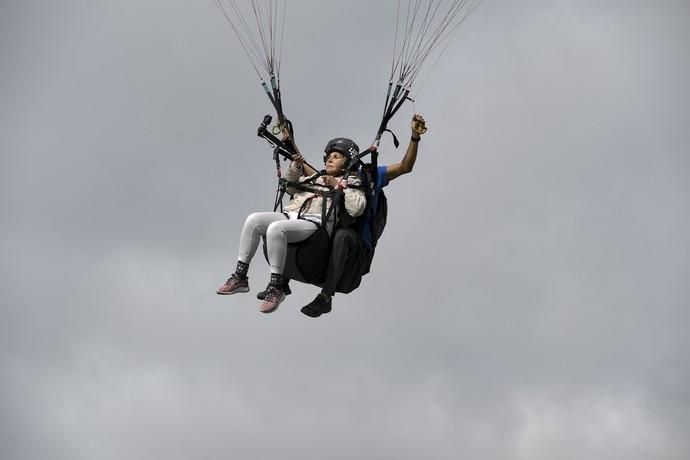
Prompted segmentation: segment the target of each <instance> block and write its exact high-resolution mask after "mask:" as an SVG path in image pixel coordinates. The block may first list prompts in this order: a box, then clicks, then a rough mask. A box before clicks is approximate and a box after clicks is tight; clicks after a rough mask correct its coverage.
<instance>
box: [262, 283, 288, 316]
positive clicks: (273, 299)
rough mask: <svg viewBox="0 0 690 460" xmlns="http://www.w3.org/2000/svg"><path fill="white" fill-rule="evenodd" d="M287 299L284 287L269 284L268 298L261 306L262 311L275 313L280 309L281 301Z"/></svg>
mask: <svg viewBox="0 0 690 460" xmlns="http://www.w3.org/2000/svg"><path fill="white" fill-rule="evenodd" d="M283 300H285V293H284V292H283V290H282V289H280V288H277V287H275V286H269V287H268V289H267V290H266V298H265V299H264V301H263V303H262V304H261V306H260V307H259V311H260V312H261V313H273V312H274V311H276V310H277V309H278V305H280V302H282V301H283Z"/></svg>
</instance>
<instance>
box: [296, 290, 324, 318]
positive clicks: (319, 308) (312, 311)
mask: <svg viewBox="0 0 690 460" xmlns="http://www.w3.org/2000/svg"><path fill="white" fill-rule="evenodd" d="M300 311H301V312H302V313H304V314H305V315H307V316H309V317H311V318H318V317H319V316H321V315H323V314H326V313H328V312H330V311H331V298H330V297H327V296H326V295H324V294H318V295H317V296H316V298H315V299H314V300H312V301H311V302H309V303H308V304H307V305H305V306H304V307H302V309H301V310H300Z"/></svg>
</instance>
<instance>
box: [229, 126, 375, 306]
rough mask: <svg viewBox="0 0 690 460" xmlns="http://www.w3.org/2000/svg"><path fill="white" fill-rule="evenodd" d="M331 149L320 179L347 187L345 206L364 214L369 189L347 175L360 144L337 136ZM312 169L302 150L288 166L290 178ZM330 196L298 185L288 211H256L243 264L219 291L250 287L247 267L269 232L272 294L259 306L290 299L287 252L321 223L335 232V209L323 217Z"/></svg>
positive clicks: (244, 239)
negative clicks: (285, 285)
mask: <svg viewBox="0 0 690 460" xmlns="http://www.w3.org/2000/svg"><path fill="white" fill-rule="evenodd" d="M324 151H325V153H326V157H325V158H324V160H325V172H326V174H325V175H323V176H320V177H318V178H317V179H316V180H315V181H314V184H315V185H317V186H322V187H324V191H325V190H328V189H329V188H331V189H332V188H338V189H340V190H342V191H343V193H344V205H345V209H346V211H347V212H348V214H350V215H351V216H352V217H358V216H360V215H361V214H362V213H363V212H364V208H365V205H366V199H365V195H364V192H363V191H362V190H361V189H360V188H358V186H359V179H358V178H356V177H352V176H349V177H348V176H346V170H345V168H346V166H347V164H348V162H349V161H350V160H351V158H352V156H353V155H355V154H357V153H359V148H358V147H357V144H355V143H354V142H353V141H351V140H350V139H345V138H336V139H333V140H331V141H330V142H329V143H328V144H327V145H326V148H325V149H324ZM305 169H306V173H308V174H315V173H316V171H314V170H312V169H311V168H309V167H307V166H305V164H304V158H303V157H302V155H301V154H299V153H298V154H296V155H294V156H293V161H292V162H291V163H290V165H289V166H288V168H287V171H286V173H285V178H286V179H287V180H288V181H291V182H292V181H295V180H296V179H298V178H299V179H300V181H302V180H304V179H307V176H305ZM324 199H326V200H327V202H326V209H329V208H330V206H331V199H330V198H323V197H322V196H321V195H319V194H316V193H312V192H305V191H298V192H296V193H294V195H293V196H292V200H291V201H290V203H288V204H287V206H285V208H284V210H285V212H284V213H279V212H257V213H253V214H250V215H249V216H248V217H247V220H246V221H245V223H244V227H243V228H242V234H241V236H240V249H239V255H238V257H237V268H236V270H235V272H234V273H233V274H232V275H231V276H230V278H228V280H227V281H226V282H225V283H224V284H223V285H222V286H221V287H219V288H218V289H217V290H216V292H217V293H218V294H222V295H229V294H235V293H239V292H248V291H249V281H248V277H247V272H248V271H249V263H250V262H251V260H252V258H253V257H254V255H255V254H256V250H257V248H258V247H259V242H260V241H261V237H262V236H264V237H266V247H267V252H268V261H269V265H270V266H271V281H270V282H269V286H268V289H267V291H266V296H265V299H264V301H263V303H262V304H261V306H260V308H259V310H260V311H261V312H263V313H270V312H273V311H275V310H276V308H278V306H279V305H280V303H281V302H282V301H283V300H284V299H285V292H284V291H283V280H282V277H283V271H284V269H285V255H286V253H287V245H288V243H296V242H299V241H303V240H305V239H307V238H308V237H309V236H311V235H312V234H313V233H314V232H315V231H316V230H317V229H318V228H319V226H325V227H326V230H327V231H328V232H329V233H330V232H331V231H332V229H333V227H334V225H335V216H334V213H332V214H331V217H330V218H329V220H328V222H322V209H323V200H324Z"/></svg>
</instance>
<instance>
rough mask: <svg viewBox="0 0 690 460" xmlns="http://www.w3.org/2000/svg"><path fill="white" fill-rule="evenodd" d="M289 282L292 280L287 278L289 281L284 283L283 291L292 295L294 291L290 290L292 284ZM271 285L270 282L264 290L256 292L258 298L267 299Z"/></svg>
mask: <svg viewBox="0 0 690 460" xmlns="http://www.w3.org/2000/svg"><path fill="white" fill-rule="evenodd" d="M289 282H290V280H287V281H286V282H285V284H283V287H282V289H283V293H284V294H285V295H290V294H292V291H291V290H290V284H288V283H289ZM270 287H271V285H270V284H269V285H268V286H266V289H264V290H263V291H261V292H257V293H256V298H257V299H259V300H265V299H266V294H267V293H268V288H270Z"/></svg>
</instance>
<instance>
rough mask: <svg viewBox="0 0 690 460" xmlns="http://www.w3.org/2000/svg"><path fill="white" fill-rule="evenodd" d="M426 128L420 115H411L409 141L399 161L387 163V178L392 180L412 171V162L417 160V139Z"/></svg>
mask: <svg viewBox="0 0 690 460" xmlns="http://www.w3.org/2000/svg"><path fill="white" fill-rule="evenodd" d="M426 130H427V127H426V121H425V120H424V117H422V116H421V115H418V114H415V115H414V116H413V117H412V123H411V131H412V135H411V137H410V143H409V144H408V145H407V150H406V151H405V156H404V157H403V159H402V161H400V162H399V163H394V164H391V165H388V168H387V169H386V176H388V180H389V181H390V180H393V179H395V178H396V177H399V176H402V175H403V174H408V173H410V172H412V169H413V168H414V164H415V162H416V161H417V149H418V148H419V141H420V139H421V138H422V134H424V133H425V132H426Z"/></svg>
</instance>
